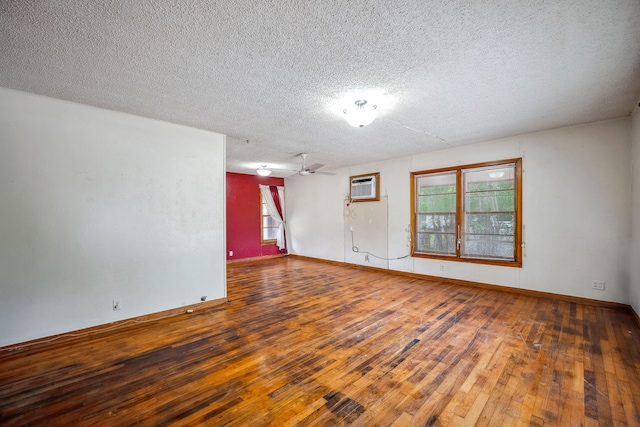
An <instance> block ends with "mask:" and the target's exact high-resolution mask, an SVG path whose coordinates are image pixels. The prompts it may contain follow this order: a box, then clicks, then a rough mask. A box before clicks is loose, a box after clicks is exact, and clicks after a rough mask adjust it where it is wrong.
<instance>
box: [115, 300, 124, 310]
mask: <svg viewBox="0 0 640 427" xmlns="http://www.w3.org/2000/svg"><path fill="white" fill-rule="evenodd" d="M121 307H122V306H121V305H120V300H119V299H114V300H113V311H118V310H120V308H121Z"/></svg>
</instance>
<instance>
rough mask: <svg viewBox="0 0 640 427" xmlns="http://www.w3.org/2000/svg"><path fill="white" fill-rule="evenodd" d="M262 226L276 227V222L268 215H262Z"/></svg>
mask: <svg viewBox="0 0 640 427" xmlns="http://www.w3.org/2000/svg"><path fill="white" fill-rule="evenodd" d="M262 226H263V227H278V223H277V222H276V220H275V219H273V218H271V217H270V216H263V217H262Z"/></svg>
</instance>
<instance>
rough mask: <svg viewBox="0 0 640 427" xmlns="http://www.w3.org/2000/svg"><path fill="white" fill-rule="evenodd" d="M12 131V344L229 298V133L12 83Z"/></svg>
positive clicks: (8, 270)
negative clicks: (21, 88)
mask: <svg viewBox="0 0 640 427" xmlns="http://www.w3.org/2000/svg"><path fill="white" fill-rule="evenodd" d="M0 135H2V137H1V138H0V201H1V203H0V324H1V325H2V327H1V328H0V345H8V344H12V343H17V342H23V341H26V340H30V339H35V338H40V337H45V336H49V335H52V334H58V333H64V332H68V331H73V330H78V329H82V328H86V327H91V326H96V325H101V324H105V323H109V322H113V321H116V320H120V319H126V318H131V317H135V316H139V315H144V314H148V313H153V312H159V311H162V310H166V309H171V308H175V307H180V306H182V305H186V304H194V303H197V302H200V298H201V297H202V296H207V298H208V299H209V300H211V299H218V298H223V297H225V294H226V269H225V260H224V250H225V229H224V223H225V218H224V216H225V207H224V196H225V137H224V135H220V134H216V133H212V132H206V131H202V130H197V129H192V128H189V127H185V126H179V125H175V124H170V123H166V122H161V121H156V120H150V119H146V118H142V117H137V116H133V115H129V114H124V113H119V112H114V111H109V110H104V109H100V108H94V107H90V106H86V105H80V104H74V103H70V102H65V101H61V100H56V99H52V98H46V97H42V96H37V95H32V94H27V93H21V92H16V91H10V90H7V89H0ZM114 300H117V301H120V310H118V311H114V310H113V301H114Z"/></svg>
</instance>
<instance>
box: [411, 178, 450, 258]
mask: <svg viewBox="0 0 640 427" xmlns="http://www.w3.org/2000/svg"><path fill="white" fill-rule="evenodd" d="M416 189H417V194H416V201H415V203H416V229H415V233H416V234H415V242H416V247H415V249H416V251H417V252H422V253H431V254H439V255H455V253H456V244H455V242H456V234H455V233H456V172H455V171H454V172H445V173H434V174H428V175H420V176H417V177H416Z"/></svg>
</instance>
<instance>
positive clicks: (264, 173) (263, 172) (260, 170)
mask: <svg viewBox="0 0 640 427" xmlns="http://www.w3.org/2000/svg"><path fill="white" fill-rule="evenodd" d="M256 172H257V173H258V175H260V176H269V175H271V169H267V165H262V166H261V167H259V168H258V169H256Z"/></svg>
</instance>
